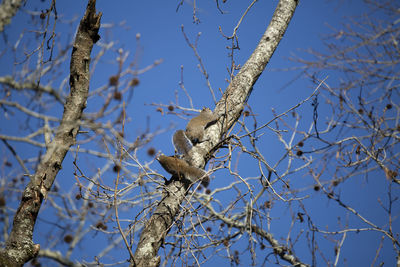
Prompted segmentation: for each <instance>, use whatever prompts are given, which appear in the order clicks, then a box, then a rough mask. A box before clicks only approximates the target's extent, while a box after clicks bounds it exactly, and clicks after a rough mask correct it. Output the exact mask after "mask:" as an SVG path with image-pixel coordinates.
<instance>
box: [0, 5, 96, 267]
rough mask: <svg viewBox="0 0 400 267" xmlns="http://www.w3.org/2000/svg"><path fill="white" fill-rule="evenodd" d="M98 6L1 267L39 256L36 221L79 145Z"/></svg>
mask: <svg viewBox="0 0 400 267" xmlns="http://www.w3.org/2000/svg"><path fill="white" fill-rule="evenodd" d="M95 5H96V0H89V3H88V6H87V8H86V12H85V15H84V17H83V18H82V20H81V22H80V25H79V29H78V32H77V33H76V36H75V43H74V46H73V49H72V54H71V64H70V72H71V73H70V86H71V90H70V94H69V96H68V98H67V100H66V103H65V105H64V113H63V117H62V121H61V123H60V126H59V127H58V129H57V131H56V135H55V137H54V139H53V141H52V142H51V143H50V144H49V146H48V149H47V151H46V154H45V155H44V157H43V159H42V161H41V162H40V164H39V166H38V168H37V171H36V173H35V174H34V176H33V177H32V179H31V182H30V183H29V184H28V185H27V186H26V188H25V190H24V192H23V195H22V198H21V202H20V206H19V207H18V210H17V212H16V214H15V216H14V221H13V227H12V230H11V233H10V236H9V238H8V240H7V242H6V247H5V249H2V250H1V251H0V266H21V265H23V264H24V263H25V262H27V261H28V260H30V259H31V258H33V257H34V256H36V255H37V253H38V252H39V249H40V246H39V245H38V244H34V243H33V241H32V235H33V230H34V226H35V222H36V218H37V215H38V213H39V210H40V207H41V204H42V201H43V199H44V198H46V196H47V193H48V191H49V190H50V188H51V186H52V184H53V182H54V180H55V178H56V175H57V173H58V172H59V170H60V169H61V166H62V162H63V160H64V157H65V155H66V154H67V152H68V149H69V148H70V147H71V146H72V145H74V143H75V141H76V135H77V133H78V130H79V125H78V124H77V121H78V120H79V119H80V118H81V116H82V112H83V109H84V108H85V106H86V99H87V96H88V92H89V78H90V77H89V63H90V52H91V51H92V48H93V44H94V43H95V42H96V41H97V40H98V39H99V35H98V30H99V28H100V18H101V13H99V14H96V6H95Z"/></svg>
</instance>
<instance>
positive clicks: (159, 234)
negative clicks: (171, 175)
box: [132, 0, 298, 266]
mask: <svg viewBox="0 0 400 267" xmlns="http://www.w3.org/2000/svg"><path fill="white" fill-rule="evenodd" d="M297 3H298V1H296V0H280V1H279V3H278V6H277V8H276V10H275V12H274V15H273V17H272V19H271V22H270V24H269V26H268V27H267V30H266V31H265V33H264V34H263V36H262V37H261V40H260V41H259V43H258V46H257V48H256V49H255V50H254V52H253V54H252V55H251V56H250V58H249V59H248V60H247V62H246V63H245V64H244V66H243V67H242V69H241V70H240V71H239V73H238V74H237V75H236V76H235V77H234V78H233V80H232V81H231V83H230V84H229V86H228V88H227V89H226V90H225V93H224V95H223V96H222V98H221V99H220V100H219V102H218V103H217V105H216V108H215V110H214V113H216V114H219V115H220V118H221V119H220V121H219V122H218V123H217V124H215V125H213V126H210V127H209V128H207V131H206V135H207V138H206V139H208V141H207V142H203V143H201V144H199V145H197V146H196V147H194V148H193V150H194V156H193V160H192V165H194V166H197V167H202V168H203V167H204V166H205V164H206V155H207V153H209V152H211V151H213V148H214V146H216V145H217V144H218V142H219V141H220V138H221V137H222V136H223V135H225V134H226V133H227V132H228V130H229V129H230V128H231V127H232V126H233V124H234V123H235V122H236V121H237V120H238V119H239V117H240V115H241V112H242V110H243V108H244V105H245V103H246V102H247V99H248V98H249V96H250V94H251V91H252V89H253V85H254V84H255V83H256V81H257V79H258V77H259V76H260V75H261V73H262V72H263V71H264V69H265V67H266V65H267V63H268V62H269V60H270V58H271V57H272V55H273V53H274V51H275V49H276V48H277V46H278V44H279V42H280V40H281V39H282V37H283V35H284V33H285V31H286V29H287V27H288V25H289V22H290V20H291V18H292V17H293V14H294V11H295V9H296V6H297ZM187 189H188V188H187V187H186V186H185V185H184V184H183V183H182V182H180V181H174V182H171V183H170V184H168V185H167V186H166V188H165V192H164V196H163V198H162V200H161V201H160V203H159V204H158V206H157V208H156V210H155V211H154V214H153V215H152V216H151V218H150V220H149V221H148V222H147V223H146V224H145V226H144V228H143V231H142V233H141V236H140V239H139V243H138V246H137V249H136V252H135V256H134V262H133V263H132V266H158V265H159V263H160V257H159V256H157V253H158V250H159V248H160V246H161V245H162V243H163V241H164V238H165V236H166V235H167V233H168V231H169V230H170V229H171V227H172V226H173V223H174V220H175V217H176V216H177V214H178V213H179V211H180V205H181V203H182V201H183V200H184V199H185V195H186V192H187Z"/></svg>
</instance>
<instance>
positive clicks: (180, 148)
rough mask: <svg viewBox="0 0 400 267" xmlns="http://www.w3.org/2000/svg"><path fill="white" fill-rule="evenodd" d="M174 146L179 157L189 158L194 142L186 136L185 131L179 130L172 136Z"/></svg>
mask: <svg viewBox="0 0 400 267" xmlns="http://www.w3.org/2000/svg"><path fill="white" fill-rule="evenodd" d="M172 144H173V145H174V147H175V153H177V154H178V155H183V156H184V157H185V156H188V155H189V152H190V150H191V149H192V147H193V144H192V142H191V141H190V140H189V138H188V137H187V136H186V134H185V131H184V130H178V131H176V132H175V133H174V135H173V136H172Z"/></svg>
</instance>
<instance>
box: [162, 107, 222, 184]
mask: <svg viewBox="0 0 400 267" xmlns="http://www.w3.org/2000/svg"><path fill="white" fill-rule="evenodd" d="M217 120H218V118H217V116H215V115H214V114H213V112H212V111H211V110H210V109H209V108H203V109H202V111H201V112H200V114H199V115H198V116H196V117H194V118H192V119H191V120H190V121H189V123H188V124H187V126H186V131H183V130H177V131H176V132H175V133H174V135H173V136H172V144H173V145H174V147H175V154H176V155H175V156H172V157H169V156H165V155H163V154H161V155H160V156H159V157H158V158H157V160H158V162H159V163H160V164H161V166H162V167H163V168H164V170H166V171H167V172H168V173H170V174H172V175H173V176H176V177H178V178H179V179H182V178H185V179H187V180H189V181H190V182H192V183H194V182H196V181H198V180H199V179H201V183H202V185H203V186H204V187H207V186H208V184H209V181H210V178H209V177H208V176H207V175H206V172H205V171H204V170H203V169H200V168H197V167H195V166H191V165H190V163H189V162H190V159H191V155H190V152H191V149H192V148H193V145H196V144H198V143H201V142H203V141H205V140H203V137H204V131H205V130H206V129H207V127H209V126H210V125H212V124H214V123H216V122H217Z"/></svg>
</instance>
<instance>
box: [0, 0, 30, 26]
mask: <svg viewBox="0 0 400 267" xmlns="http://www.w3.org/2000/svg"><path fill="white" fill-rule="evenodd" d="M22 1H24V0H3V1H2V2H1V4H0V32H2V31H3V30H4V27H5V26H6V25H8V24H10V23H11V18H12V17H14V15H15V14H16V13H17V11H18V10H19V7H20V6H21V4H22Z"/></svg>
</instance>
